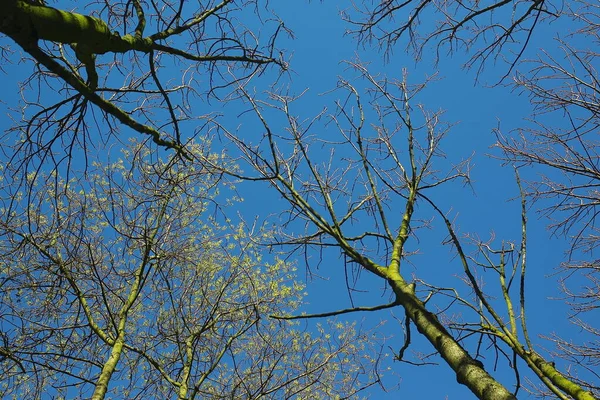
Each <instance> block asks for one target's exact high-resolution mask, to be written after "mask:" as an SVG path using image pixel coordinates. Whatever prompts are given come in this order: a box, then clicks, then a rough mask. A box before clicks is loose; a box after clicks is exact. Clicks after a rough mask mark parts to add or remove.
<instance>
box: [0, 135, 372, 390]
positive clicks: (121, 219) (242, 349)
mask: <svg viewBox="0 0 600 400" xmlns="http://www.w3.org/2000/svg"><path fill="white" fill-rule="evenodd" d="M201 150H202V149H201V148H200V147H199V146H197V145H193V144H191V143H189V144H188V145H187V147H186V151H188V152H189V153H190V154H196V155H198V152H199V151H201ZM155 153H156V152H151V151H149V150H148V149H147V147H146V146H144V145H136V146H133V147H131V148H130V149H129V150H128V151H126V152H124V154H122V155H121V156H119V157H117V158H112V155H111V157H109V159H110V160H109V163H108V164H104V162H103V163H95V164H94V167H93V168H92V170H91V171H90V174H89V175H88V180H80V181H77V180H75V179H71V181H69V182H62V183H61V184H60V185H55V184H54V183H53V182H52V181H54V179H61V178H60V177H56V176H46V177H43V176H42V175H41V174H38V175H37V176H36V175H35V174H30V179H31V181H30V191H31V193H30V195H29V196H24V195H21V194H19V193H15V192H12V190H14V189H15V187H16V186H15V185H14V184H12V183H13V182H11V179H10V178H9V176H10V173H11V172H14V171H12V170H10V168H8V169H7V170H5V171H4V172H7V173H6V174H4V180H3V184H2V206H1V207H2V211H3V219H2V222H1V225H0V229H1V231H0V232H1V236H0V251H1V254H2V256H1V258H2V262H1V263H0V266H1V273H2V275H1V276H2V280H1V284H0V296H1V299H2V301H1V312H0V315H1V317H0V329H1V338H2V343H1V345H0V380H1V381H2V387H1V388H0V390H1V393H2V397H8V396H16V397H19V398H40V397H43V396H42V395H44V396H47V395H51V396H56V397H63V398H75V397H81V398H92V399H103V398H105V397H106V396H107V395H109V394H110V395H111V396H118V397H123V398H128V399H137V398H148V397H149V396H151V397H160V398H177V399H194V398H214V399H221V398H223V399H225V398H248V399H255V398H261V397H277V398H290V397H294V396H296V395H300V396H303V397H310V398H336V397H345V396H349V395H357V394H358V393H359V392H360V391H361V390H362V389H363V388H364V387H367V386H369V385H371V384H373V383H375V382H376V381H377V379H376V377H375V376H374V375H372V373H373V368H374V366H375V365H376V364H377V357H378V356H377V353H376V352H373V347H372V346H373V345H374V343H373V342H372V340H367V339H366V337H365V336H363V335H366V336H368V335H369V333H368V332H358V331H356V330H355V328H354V327H353V326H351V325H347V324H334V323H332V324H331V326H329V327H328V328H327V332H325V330H323V331H321V332H320V333H319V332H315V331H313V332H308V331H305V330H304V329H303V328H302V327H301V326H299V325H296V326H294V327H289V326H286V329H281V326H280V325H281V323H279V322H276V321H274V320H269V319H268V318H265V317H266V316H267V315H269V314H273V313H287V312H290V311H292V310H294V309H296V308H297V307H298V306H299V305H300V304H301V302H302V291H303V287H302V286H301V285H300V284H299V283H298V282H296V277H295V274H294V268H293V265H292V264H290V263H286V262H283V261H282V260H279V259H277V258H276V257H274V258H273V259H272V260H271V261H268V260H262V258H261V256H260V254H259V249H257V248H256V247H255V246H254V245H253V244H252V243H253V242H254V241H256V240H257V239H258V238H259V237H260V236H261V235H268V232H266V231H264V232H263V231H261V230H260V229H258V228H257V229H256V230H255V232H253V233H250V232H248V231H246V230H245V229H244V227H243V226H229V227H228V226H226V225H225V226H222V225H219V223H218V221H217V219H219V218H218V217H217V216H218V215H219V213H220V212H222V211H223V209H222V208H221V207H220V206H219V205H218V204H217V203H216V201H217V196H216V191H215V189H214V185H215V184H216V183H217V180H216V177H215V176H214V175H212V174H210V173H209V172H208V171H206V170H204V169H202V168H194V167H191V166H189V165H186V164H185V163H182V162H181V159H179V158H178V157H177V155H176V154H175V155H173V157H171V159H170V160H167V161H162V160H160V159H159V158H157V157H156V154H155ZM103 161H104V159H103ZM215 161H216V160H215ZM46 179H48V180H50V182H47V181H46ZM16 182H18V180H16ZM18 183H20V182H18ZM57 187H59V188H60V191H57V190H56V188H57ZM211 209H212V211H211ZM211 215H212V216H211ZM250 235H252V236H250Z"/></svg>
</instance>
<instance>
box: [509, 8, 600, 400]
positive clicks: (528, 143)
mask: <svg viewBox="0 0 600 400" xmlns="http://www.w3.org/2000/svg"><path fill="white" fill-rule="evenodd" d="M569 10H570V12H571V14H572V15H573V17H574V18H576V19H577V20H578V22H579V24H580V25H579V29H578V30H577V31H575V32H574V33H573V34H572V35H571V36H569V37H567V38H565V39H564V40H563V39H561V40H558V39H557V45H558V46H559V47H560V52H558V53H552V52H543V53H541V54H540V55H539V56H538V57H537V58H535V59H532V60H529V61H528V62H527V64H525V65H524V67H527V68H523V69H524V72H523V73H520V74H518V75H517V76H516V77H515V79H514V84H515V87H516V88H517V89H519V90H522V91H523V92H524V93H526V94H527V95H529V97H530V100H531V103H532V105H533V107H534V111H535V112H534V114H533V115H532V117H531V119H530V121H528V122H526V123H524V124H523V126H522V127H520V128H518V129H515V130H514V131H511V132H510V133H506V132H503V131H502V130H500V129H498V131H497V137H498V143H497V146H498V148H499V149H501V150H502V157H503V158H504V159H505V160H507V161H508V162H510V163H513V164H515V165H517V166H520V167H522V170H523V171H524V173H525V172H527V171H529V169H530V167H535V171H536V174H535V175H529V176H530V179H529V182H528V183H529V185H528V188H527V194H528V195H529V198H530V199H531V200H532V201H533V202H535V204H538V205H539V211H540V213H541V215H542V216H544V217H546V218H548V219H549V221H550V222H549V225H550V227H551V229H552V230H553V232H554V233H555V234H556V235H557V236H563V237H565V238H568V240H570V242H571V250H570V252H569V254H568V259H567V261H566V262H564V263H563V264H562V265H561V267H560V269H559V271H561V276H562V279H561V284H562V290H563V292H564V294H565V298H566V300H567V302H568V303H569V304H570V305H571V306H572V311H573V312H572V316H571V318H570V319H571V322H572V323H574V324H575V325H576V326H578V327H580V328H581V329H582V331H583V332H587V333H588V334H589V335H590V337H591V338H592V339H591V340H589V341H585V342H581V341H573V340H569V339H566V338H561V337H558V336H556V335H554V336H552V337H551V340H553V341H554V342H555V343H556V346H557V347H556V350H557V351H556V355H557V356H560V357H564V358H565V359H566V360H567V361H568V362H569V364H571V365H573V379H580V377H579V376H578V374H581V373H584V372H585V371H587V373H589V374H590V375H591V376H593V377H595V379H598V378H599V375H598V373H597V367H598V365H600V364H599V363H600V358H599V352H598V350H599V349H600V345H599V344H600V342H599V340H600V336H599V335H598V334H599V332H598V326H597V322H596V318H594V316H593V311H594V310H596V309H597V308H598V307H599V305H600V286H599V283H598V282H599V279H600V275H599V272H600V269H599V267H598V261H597V259H596V257H595V256H594V252H595V251H597V247H598V244H599V242H598V238H599V235H598V228H597V226H596V225H597V216H598V213H599V211H600V209H599V208H598V206H599V205H600V203H599V200H600V196H599V193H600V192H599V190H598V187H599V185H600V164H599V161H600V158H599V154H598V151H599V143H598V139H597V134H598V131H599V129H600V118H599V116H600V114H599V112H600V89H599V76H598V70H597V64H598V56H599V53H598V52H597V51H595V50H594V49H593V48H589V47H587V46H585V45H584V43H586V41H585V40H586V39H587V40H589V41H590V42H591V43H596V44H600V40H599V39H600V36H599V33H598V26H600V12H599V11H600V9H599V8H598V5H597V4H593V3H587V2H582V1H578V2H573V4H572V6H571V8H570V9H569ZM572 43H573V44H572ZM579 46H581V47H579ZM575 278H578V279H575ZM582 281H583V282H585V283H582ZM584 385H585V384H584ZM598 386H599V385H598V384H596V386H595V387H593V389H594V390H595V391H596V393H597V391H598Z"/></svg>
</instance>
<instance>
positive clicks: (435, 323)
mask: <svg viewBox="0 0 600 400" xmlns="http://www.w3.org/2000/svg"><path fill="white" fill-rule="evenodd" d="M349 67H350V69H351V70H352V71H355V72H357V73H358V74H359V76H360V78H361V79H359V80H357V82H356V83H352V82H350V81H347V80H345V79H343V78H341V79H340V81H339V84H338V91H341V92H342V93H345V96H344V97H343V98H342V99H341V100H339V101H337V102H336V111H335V112H334V113H333V114H332V115H330V116H326V115H325V114H319V115H318V116H317V117H315V118H309V119H303V118H301V117H298V116H296V115H295V114H294V112H293V107H294V102H295V101H296V100H297V97H295V96H292V95H289V94H286V93H280V92H269V93H268V94H267V98H264V99H262V98H260V97H259V96H258V95H254V94H251V92H250V91H248V90H247V89H246V88H245V87H244V86H240V88H239V94H240V96H241V98H243V99H244V100H245V101H246V102H247V104H248V106H249V108H250V110H252V112H253V113H254V114H255V115H256V116H257V118H258V120H259V121H260V123H261V124H262V130H261V131H262V134H261V135H260V136H254V137H251V136H250V135H249V132H250V131H244V134H242V133H241V132H238V131H235V132H234V131H229V130H227V129H226V128H225V127H222V135H223V137H224V138H227V139H228V140H230V141H231V142H232V143H233V144H235V145H236V146H237V148H238V149H239V152H238V153H234V152H231V156H232V157H233V160H235V162H236V164H239V165H240V167H241V169H242V170H244V171H247V172H246V173H241V172H239V171H237V170H233V171H232V170H229V169H227V168H226V167H225V168H224V167H221V170H222V171H223V172H224V173H226V174H229V175H230V176H233V177H235V178H237V179H242V180H247V181H264V182H265V183H268V184H269V185H270V186H271V187H272V188H274V189H275V190H276V192H277V193H278V194H279V195H280V196H282V197H283V198H284V199H285V200H286V201H287V202H288V204H289V206H288V208H287V209H286V210H284V211H283V215H282V217H280V219H281V220H284V221H287V222H286V223H285V224H283V226H282V229H283V230H282V232H281V236H280V239H279V240H277V241H275V242H274V243H272V244H273V245H277V246H284V247H285V248H287V249H288V250H289V251H291V252H292V253H295V252H298V251H299V252H303V253H305V257H306V258H307V259H310V255H311V254H315V253H314V252H316V254H318V253H320V252H322V251H325V250H326V249H333V251H334V252H340V253H341V254H342V255H343V257H344V260H345V264H346V266H345V267H344V266H342V267H343V268H348V265H350V266H352V270H353V271H354V274H353V276H355V280H353V281H350V283H348V290H349V292H350V293H352V292H353V291H354V289H355V287H354V285H358V283H356V282H360V278H359V277H360V276H361V272H362V273H367V274H371V275H373V276H376V277H378V278H379V279H380V280H381V282H382V288H383V289H382V290H383V293H386V292H388V293H389V296H390V297H391V302H389V303H387V304H378V305H375V306H364V305H354V301H352V307H351V308H348V309H344V310H327V311H324V312H323V313H319V314H316V315H311V316H305V315H300V316H276V318H279V319H298V318H301V319H303V318H314V317H323V316H330V315H337V314H344V313H349V312H360V311H365V312H374V311H378V310H382V309H386V308H394V307H402V309H403V310H404V312H405V330H406V332H407V333H406V336H405V344H404V345H403V346H402V348H401V349H400V350H399V351H398V355H397V359H398V360H404V359H405V357H404V355H405V352H406V350H407V348H408V347H409V346H410V344H411V339H410V338H411V335H410V331H411V329H412V328H411V327H412V326H414V327H416V329H417V330H418V332H419V333H420V334H422V335H423V336H424V337H425V338H426V339H427V340H428V341H429V342H430V343H431V345H432V346H433V348H434V349H435V352H436V353H437V354H439V356H440V357H441V358H442V359H443V361H444V362H445V363H446V364H447V365H448V366H449V367H450V368H452V370H453V371H454V372H455V374H456V379H457V381H458V382H459V383H461V384H464V385H466V386H467V387H468V388H469V389H470V390H471V391H472V392H473V394H475V395H476V396H477V397H478V398H481V399H512V398H515V397H516V395H517V394H518V391H519V389H520V388H521V387H522V384H521V380H522V378H521V374H520V372H519V369H518V366H517V364H518V361H517V359H520V360H521V361H519V363H521V362H523V363H524V364H525V365H526V368H528V369H529V370H530V371H531V372H533V374H535V375H536V376H537V377H538V378H539V379H540V381H541V382H542V384H543V385H545V387H547V389H548V390H549V391H551V392H552V393H553V394H554V395H556V396H557V397H559V398H563V399H566V398H575V399H593V398H594V395H593V394H592V393H591V392H589V391H588V389H590V385H583V386H581V385H580V382H578V381H577V380H575V379H571V378H569V377H568V374H566V373H564V372H561V371H559V370H558V369H557V368H556V367H555V365H554V364H553V362H552V360H551V359H550V360H548V359H546V358H545V357H544V356H543V355H542V354H541V353H538V352H537V351H536V350H535V348H534V346H533V344H532V342H531V339H530V338H529V336H528V334H527V323H526V315H525V288H524V284H525V283H524V282H525V274H526V262H525V256H526V214H525V211H523V216H522V217H523V238H522V240H521V243H519V244H518V245H508V244H507V245H506V246H505V247H504V248H501V249H494V248H493V247H492V246H491V245H490V244H486V243H482V242H480V241H474V243H473V244H474V245H475V248H476V249H477V250H478V253H479V256H477V257H475V256H470V255H469V254H468V253H466V252H465V250H464V248H465V247H466V246H467V245H466V244H463V243H462V242H463V241H464V239H461V238H460V237H459V235H458V234H457V233H456V231H455V228H454V226H453V223H452V221H451V220H450V217H449V216H448V215H447V212H446V211H443V210H442V209H441V208H440V207H439V206H438V205H437V203H436V201H435V200H434V199H435V198H436V197H437V196H439V195H440V193H441V192H440V188H441V187H444V188H445V191H448V190H449V188H448V187H447V186H448V185H452V184H453V182H454V183H455V184H456V183H459V182H462V183H463V184H464V183H466V184H468V183H469V166H470V162H469V160H464V161H462V162H460V163H458V164H455V165H453V164H448V163H443V165H446V167H445V168H443V169H441V170H438V169H437V168H436V163H440V164H441V160H440V157H442V156H443V153H442V150H441V147H440V144H441V142H442V141H443V139H444V138H445V137H446V136H447V134H448V132H449V129H450V125H448V124H446V123H444V122H443V121H442V113H441V112H430V111H428V110H426V109H425V108H424V107H423V106H421V105H420V104H418V100H417V98H418V94H419V92H420V91H421V90H422V89H423V88H424V87H425V84H420V85H415V86H410V85H409V84H408V83H407V77H406V76H404V77H403V78H402V79H401V80H392V79H386V78H377V77H375V76H373V75H371V74H370V73H369V72H368V70H367V69H366V67H365V66H364V65H362V64H361V63H359V62H352V63H349ZM359 88H364V89H362V90H360V89H359ZM362 91H364V92H366V95H365V94H362V93H361V92H362ZM365 99H367V100H365ZM415 104H416V105H415ZM276 112H279V113H281V114H282V115H283V117H284V118H285V119H286V120H287V124H286V125H285V127H280V126H274V125H272V124H271V123H270V122H269V117H268V116H271V117H272V118H274V119H275V118H278V117H275V115H274V113H276ZM323 118H329V123H328V126H325V127H324V126H323V125H322V124H320V120H321V119H323ZM332 128H335V132H332V130H333V129H332ZM242 130H243V128H242ZM204 162H208V163H209V164H210V165H211V167H213V168H219V165H218V164H216V163H213V162H210V160H204ZM252 171H253V173H252ZM523 204H524V205H523V207H524V210H525V203H523ZM432 219H441V221H442V222H443V224H442V228H443V229H444V230H445V231H446V233H447V235H448V236H447V237H448V238H447V242H446V243H449V244H451V245H452V246H453V247H454V249H455V251H456V253H457V255H458V259H459V260H460V264H461V266H462V273H463V276H464V280H465V283H466V285H465V287H462V288H461V287H460V286H457V287H453V288H447V287H439V286H436V284H435V283H431V282H429V281H428V280H427V279H424V278H421V277H420V276H419V275H420V274H419V269H417V271H416V272H415V273H414V275H413V276H410V275H409V272H407V271H406V267H405V264H406V263H408V262H410V261H409V260H410V255H411V242H412V241H415V239H417V238H418V236H419V235H418V232H419V229H420V228H421V227H423V226H425V225H427V226H429V224H430V222H431V221H432ZM293 232H296V233H293ZM429 251H432V250H431V249H429ZM496 257H498V258H499V260H494V258H496ZM420 267H421V268H425V266H420ZM440 273H441V272H440ZM448 273H449V274H454V273H456V271H453V270H451V269H449V272H448ZM346 274H348V272H346ZM485 276H491V277H492V279H493V280H492V282H497V287H498V289H499V292H500V293H501V294H502V297H501V299H502V300H501V301H500V302H497V301H494V300H492V298H491V294H490V293H489V292H488V291H489V289H486V290H484V289H483V283H482V282H481V279H483V278H484V277H485ZM488 280H489V279H488ZM352 282H354V283H352ZM463 291H464V292H465V294H463V293H462V292H463ZM351 297H352V296H351ZM457 309H458V310H460V311H457ZM446 310H448V313H456V312H460V313H461V314H464V316H463V318H464V319H461V320H456V319H455V318H453V317H451V315H453V314H450V316H448V314H446ZM451 332H454V333H451ZM482 347H484V348H485V347H488V348H491V349H493V351H492V354H494V352H495V358H496V361H495V362H494V365H496V364H497V363H499V362H500V361H501V360H505V361H506V365H507V367H508V368H510V369H512V370H513V372H514V376H515V379H514V382H513V384H514V386H515V389H514V390H509V389H508V388H507V386H506V384H505V383H501V382H499V381H498V380H497V379H496V378H494V377H493V376H492V375H490V368H489V367H486V366H484V364H483V363H482V360H484V359H487V358H489V357H490V354H489V353H488V352H486V351H483V350H481V348H482ZM471 354H474V356H472V355H471ZM492 357H493V356H492ZM528 376H529V373H528Z"/></svg>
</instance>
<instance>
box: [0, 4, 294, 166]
mask: <svg viewBox="0 0 600 400" xmlns="http://www.w3.org/2000/svg"><path fill="white" fill-rule="evenodd" d="M86 12H87V13H88V14H87V15H83V14H78V13H75V12H71V11H65V10H61V9H56V8H53V7H50V6H46V5H44V4H41V3H40V4H38V3H33V2H28V1H22V0H10V1H8V2H7V4H6V5H5V6H4V7H3V8H2V11H1V12H0V32H2V33H3V34H5V35H6V36H7V37H8V38H10V39H11V40H12V42H14V43H16V44H18V45H19V46H20V47H21V48H22V50H23V51H24V52H25V53H26V54H27V55H28V56H29V57H31V60H32V61H33V62H34V65H35V66H36V67H35V69H34V71H33V73H32V74H31V76H30V77H29V79H28V80H27V81H26V82H25V83H24V84H23V85H22V95H23V99H24V102H25V107H23V109H22V110H19V112H20V113H21V114H22V123H21V124H17V125H16V126H15V127H14V129H13V132H11V135H13V136H14V135H15V132H16V133H17V134H18V135H19V136H20V137H21V140H20V143H19V144H17V146H16V148H15V149H14V151H13V154H14V156H15V157H16V158H17V159H18V160H19V161H20V162H22V163H24V164H25V166H29V165H30V164H32V163H33V164H34V165H38V164H41V163H42V162H43V161H44V160H51V161H52V162H54V164H55V166H56V167H58V165H60V164H62V163H63V162H66V165H67V166H66V167H67V168H70V167H71V161H72V160H73V158H74V157H75V155H77V152H78V151H82V152H83V155H84V157H85V153H86V150H87V149H88V146H96V145H100V144H101V143H106V142H109V141H111V140H114V137H116V136H117V134H118V133H119V131H121V130H123V128H124V129H127V130H132V131H134V132H138V133H141V134H143V135H147V136H148V137H149V139H150V140H151V141H153V142H154V143H155V144H156V145H157V146H160V147H164V148H168V149H173V150H175V151H176V152H177V153H178V154H179V155H180V156H181V157H184V158H189V154H187V153H186V151H185V149H184V145H185V142H186V141H188V140H190V139H191V138H192V137H193V134H192V135H188V136H186V137H182V135H181V132H182V130H183V129H184V127H185V129H186V130H188V129H189V128H188V126H187V125H186V122H187V121H190V120H193V119H195V118H197V117H199V115H198V114H197V112H195V111H193V110H192V107H191V104H190V100H191V99H192V98H193V97H194V96H198V95H202V94H206V95H215V94H216V92H215V91H216V90H218V89H219V88H224V87H227V86H228V85H230V84H231V83H232V82H231V81H228V80H227V79H226V77H227V76H229V74H228V73H226V74H224V73H223V72H222V70H223V71H231V70H233V69H235V70H239V71H243V74H245V76H249V75H252V74H254V73H256V72H257V71H262V70H263V69H264V68H265V67H266V66H268V65H276V66H278V67H279V68H285V63H284V62H283V60H282V59H281V58H280V56H279V55H278V54H277V55H274V52H275V41H276V38H277V35H278V34H279V33H280V31H281V29H282V27H281V25H280V24H279V23H278V22H277V21H275V20H269V21H271V22H273V27H272V29H271V34H270V36H269V37H267V38H266V39H265V40H264V42H263V39H262V37H261V32H260V29H259V28H258V27H259V26H260V25H259V24H258V23H257V21H256V20H255V21H252V17H253V15H254V16H255V17H257V18H256V19H257V20H261V18H264V16H259V15H258V14H260V13H263V12H267V11H266V9H264V10H263V9H262V8H261V6H260V5H258V4H256V3H255V2H254V1H244V2H241V3H235V4H234V3H233V1H231V0H224V1H221V2H214V1H211V2H207V3H205V4H203V5H202V6H200V8H199V9H198V8H195V7H194V6H193V5H191V4H186V2H184V1H183V0H181V1H160V2H151V3H145V2H140V1H128V2H123V3H120V2H117V3H115V2H105V1H97V2H92V3H91V4H89V6H88V7H87V8H86ZM240 19H245V22H246V23H247V25H243V24H242V23H241V22H240ZM261 24H262V22H261ZM266 29H270V25H269V24H267V28H265V30H266ZM121 32H122V33H121ZM91 105H93V106H94V107H91V108H90V106H91ZM98 111H100V112H99V113H98ZM205 114H208V112H207V113H204V115H205ZM182 125H183V126H184V127H182ZM95 130H96V131H98V132H94V131H95ZM192 131H193V129H192ZM100 132H101V133H100Z"/></svg>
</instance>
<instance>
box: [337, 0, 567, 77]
mask: <svg viewBox="0 0 600 400" xmlns="http://www.w3.org/2000/svg"><path fill="white" fill-rule="evenodd" d="M560 3H561V2H560V1H551V0H534V1H529V0H519V1H512V0H500V1H485V2H481V1H478V0H472V1H457V0H418V1H417V0H384V1H380V2H377V3H375V4H374V5H373V3H369V2H361V3H357V4H355V6H354V7H353V9H352V10H350V11H347V12H345V13H344V14H343V17H344V18H345V19H346V20H347V21H348V22H349V23H350V24H351V28H350V32H351V33H352V34H354V35H355V36H356V37H357V39H358V40H359V41H361V42H369V41H376V42H377V43H378V44H379V46H380V47H381V48H383V49H384V50H385V51H386V52H388V53H389V52H391V51H392V49H393V47H394V46H395V45H396V43H397V42H398V40H399V39H400V38H406V39H407V40H408V45H407V47H408V48H410V49H412V50H414V51H415V53H416V55H417V57H418V58H420V57H421V56H422V54H423V52H424V51H425V49H426V48H427V47H426V46H427V45H428V44H430V42H431V43H433V46H435V47H436V48H437V58H438V59H439V57H440V56H442V53H443V52H446V51H447V52H449V53H455V52H457V51H463V50H464V51H466V52H467V53H470V58H469V59H468V61H467V62H466V66H467V67H469V68H470V67H476V68H477V71H478V74H479V73H480V72H481V71H482V70H483V68H484V66H485V64H486V63H487V62H488V61H489V62H492V63H494V62H496V61H498V60H505V59H508V63H509V69H508V72H507V73H506V75H505V77H506V76H508V75H509V74H510V72H511V70H512V69H513V68H514V66H515V65H516V63H517V62H518V61H519V59H520V58H521V56H522V55H523V53H524V51H525V48H526V47H527V45H528V43H529V41H530V39H531V36H532V35H533V32H534V30H535V28H536V26H537V25H539V24H540V23H541V22H542V21H544V20H546V19H550V20H553V19H555V18H557V17H558V16H559V14H560V12H561V5H560ZM509 53H510V54H511V57H510V59H509V58H508V54H509Z"/></svg>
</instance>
